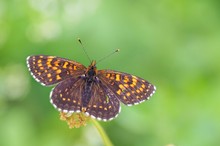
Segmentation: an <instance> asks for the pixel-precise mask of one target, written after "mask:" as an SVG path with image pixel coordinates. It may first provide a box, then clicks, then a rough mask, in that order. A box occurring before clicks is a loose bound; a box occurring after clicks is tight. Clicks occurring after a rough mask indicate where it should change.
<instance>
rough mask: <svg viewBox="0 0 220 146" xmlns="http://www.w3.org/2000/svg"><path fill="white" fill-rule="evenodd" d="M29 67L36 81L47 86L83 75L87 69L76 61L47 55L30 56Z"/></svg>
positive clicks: (28, 59)
mask: <svg viewBox="0 0 220 146" xmlns="http://www.w3.org/2000/svg"><path fill="white" fill-rule="evenodd" d="M27 65H28V68H29V70H30V72H31V74H32V76H33V77H34V78H35V80H36V81H38V82H40V83H41V84H42V85H46V86H47V85H53V84H56V83H58V82H60V81H62V80H64V79H66V78H69V77H72V76H78V75H81V74H83V73H84V72H85V69H86V67H85V66H83V65H82V64H80V63H77V62H75V61H71V60H68V59H64V58H60V57H55V56H45V55H37V56H29V57H28V58H27Z"/></svg>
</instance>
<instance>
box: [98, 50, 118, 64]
mask: <svg viewBox="0 0 220 146" xmlns="http://www.w3.org/2000/svg"><path fill="white" fill-rule="evenodd" d="M119 51H120V50H119V49H116V50H115V51H114V52H112V53H110V54H108V55H107V56H105V57H103V58H101V59H99V60H98V61H97V62H96V64H98V63H99V62H101V61H102V60H104V59H106V58H108V57H110V56H112V55H113V54H115V53H117V52H119Z"/></svg>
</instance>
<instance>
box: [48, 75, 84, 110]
mask: <svg viewBox="0 0 220 146" xmlns="http://www.w3.org/2000/svg"><path fill="white" fill-rule="evenodd" d="M84 86H85V80H84V79H83V78H82V77H81V76H79V77H77V78H68V79H66V80H64V81H62V82H61V83H59V84H58V85H57V86H56V87H55V88H54V89H53V90H52V91H51V93H50V102H51V103H52V104H53V106H54V107H55V108H56V109H58V111H62V112H64V113H73V112H80V111H81V107H82V101H81V97H82V89H83V88H84Z"/></svg>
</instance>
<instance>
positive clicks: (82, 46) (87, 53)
mask: <svg viewBox="0 0 220 146" xmlns="http://www.w3.org/2000/svg"><path fill="white" fill-rule="evenodd" d="M78 41H79V43H80V44H81V46H82V49H83V51H84V53H85V54H86V56H87V58H88V59H89V61H90V63H91V62H92V61H91V59H90V58H89V55H88V53H87V52H86V49H85V48H84V46H83V43H82V42H81V39H80V38H78Z"/></svg>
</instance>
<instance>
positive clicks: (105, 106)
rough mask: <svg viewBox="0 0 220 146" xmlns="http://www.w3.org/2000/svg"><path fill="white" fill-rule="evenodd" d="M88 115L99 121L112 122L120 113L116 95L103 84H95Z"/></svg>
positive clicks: (87, 111)
mask: <svg viewBox="0 0 220 146" xmlns="http://www.w3.org/2000/svg"><path fill="white" fill-rule="evenodd" d="M92 91H93V93H92V96H91V100H90V102H89V104H88V107H87V110H86V113H87V114H88V115H91V116H92V117H93V118H96V119H98V120H104V121H107V120H112V119H113V118H115V117H117V115H118V113H119V112H120V103H119V100H118V99H117V97H116V96H115V94H114V93H113V92H112V91H111V90H110V89H108V88H107V87H106V86H105V85H103V84H102V83H100V82H98V83H94V84H93V86H92Z"/></svg>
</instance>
